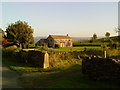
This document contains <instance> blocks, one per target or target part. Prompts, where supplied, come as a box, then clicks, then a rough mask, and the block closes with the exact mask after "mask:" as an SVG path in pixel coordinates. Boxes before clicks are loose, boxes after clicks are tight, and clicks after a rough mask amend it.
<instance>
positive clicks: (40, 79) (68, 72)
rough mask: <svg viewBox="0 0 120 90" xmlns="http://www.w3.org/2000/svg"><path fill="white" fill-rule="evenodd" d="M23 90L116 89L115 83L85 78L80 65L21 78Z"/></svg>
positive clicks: (116, 83) (116, 84)
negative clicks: (48, 89)
mask: <svg viewBox="0 0 120 90" xmlns="http://www.w3.org/2000/svg"><path fill="white" fill-rule="evenodd" d="M20 80H21V84H22V86H23V87H25V88H118V87H119V86H118V82H117V81H105V80H103V81H93V80H91V79H89V78H87V77H85V76H84V75H83V74H82V72H81V66H80V65H77V64H76V65H71V66H69V68H67V69H65V70H61V71H59V72H57V73H53V74H49V75H43V76H29V77H25V76H21V77H20Z"/></svg>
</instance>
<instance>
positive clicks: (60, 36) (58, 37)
mask: <svg viewBox="0 0 120 90" xmlns="http://www.w3.org/2000/svg"><path fill="white" fill-rule="evenodd" d="M49 36H50V37H52V38H53V39H71V38H70V37H69V36H67V35H49Z"/></svg>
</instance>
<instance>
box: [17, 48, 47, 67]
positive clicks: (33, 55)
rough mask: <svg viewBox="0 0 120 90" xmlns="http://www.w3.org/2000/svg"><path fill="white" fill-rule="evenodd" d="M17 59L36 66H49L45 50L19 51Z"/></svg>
mask: <svg viewBox="0 0 120 90" xmlns="http://www.w3.org/2000/svg"><path fill="white" fill-rule="evenodd" d="M19 54H20V59H19V61H21V62H23V63H28V64H32V65H34V66H37V67H41V68H47V67H49V55H48V53H47V52H46V51H34V50H31V51H21V52H20V53H19Z"/></svg>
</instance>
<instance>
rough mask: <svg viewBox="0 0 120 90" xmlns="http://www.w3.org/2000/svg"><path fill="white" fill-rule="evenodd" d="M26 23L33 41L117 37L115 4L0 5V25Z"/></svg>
mask: <svg viewBox="0 0 120 90" xmlns="http://www.w3.org/2000/svg"><path fill="white" fill-rule="evenodd" d="M18 20H21V21H26V22H28V24H29V25H30V26H31V27H32V28H33V29H34V37H37V36H48V35H53V34H54V35H66V34H69V35H70V36H72V37H92V35H93V34H94V33H96V34H97V35H98V36H105V33H106V32H110V33H111V36H114V35H117V33H116V32H115V31H114V29H115V27H117V26H118V3H117V2H2V24H0V27H1V28H2V29H3V30H5V29H6V27H7V26H8V25H9V24H10V23H15V22H16V21H18Z"/></svg>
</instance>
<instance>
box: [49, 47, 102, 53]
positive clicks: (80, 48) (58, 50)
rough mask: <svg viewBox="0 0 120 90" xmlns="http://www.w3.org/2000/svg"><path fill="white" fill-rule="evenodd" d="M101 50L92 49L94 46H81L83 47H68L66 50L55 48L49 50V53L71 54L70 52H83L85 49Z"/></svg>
mask: <svg viewBox="0 0 120 90" xmlns="http://www.w3.org/2000/svg"><path fill="white" fill-rule="evenodd" d="M85 48H86V49H101V47H92V46H86V47H85V46H83V47H82V46H81V47H66V48H55V49H52V48H51V49H48V51H49V52H69V51H83V50H84V49H85Z"/></svg>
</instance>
